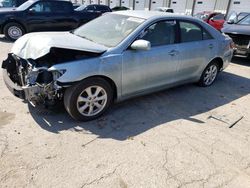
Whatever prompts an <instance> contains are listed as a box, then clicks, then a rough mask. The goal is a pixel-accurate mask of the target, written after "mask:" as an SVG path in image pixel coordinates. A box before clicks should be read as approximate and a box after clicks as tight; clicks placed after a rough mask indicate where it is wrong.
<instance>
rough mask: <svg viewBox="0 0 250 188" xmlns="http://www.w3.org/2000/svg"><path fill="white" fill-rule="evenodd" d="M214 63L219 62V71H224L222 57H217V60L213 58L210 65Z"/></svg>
mask: <svg viewBox="0 0 250 188" xmlns="http://www.w3.org/2000/svg"><path fill="white" fill-rule="evenodd" d="M212 62H217V63H218V66H219V70H220V71H221V70H222V68H223V64H224V63H223V59H222V58H221V57H215V58H213V59H212V60H211V61H210V62H209V64H210V63H212Z"/></svg>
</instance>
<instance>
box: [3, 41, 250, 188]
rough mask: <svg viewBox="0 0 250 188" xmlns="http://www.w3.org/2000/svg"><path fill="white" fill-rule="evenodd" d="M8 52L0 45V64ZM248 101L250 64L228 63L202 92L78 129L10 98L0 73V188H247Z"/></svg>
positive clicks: (155, 98) (140, 103) (135, 107)
mask: <svg viewBox="0 0 250 188" xmlns="http://www.w3.org/2000/svg"><path fill="white" fill-rule="evenodd" d="M11 46H12V44H11V43H7V42H6V41H5V40H4V39H3V38H2V37H1V36H0V61H2V60H3V59H4V58H5V57H6V56H7V53H8V52H9V50H10V48H11ZM249 93H250V61H249V60H246V59H243V58H235V59H233V63H232V64H231V65H230V66H229V67H228V69H227V70H226V71H225V72H223V73H221V75H220V76H219V78H218V80H217V82H216V83H215V84H214V85H213V86H212V87H210V88H200V87H197V86H196V85H193V84H190V85H186V86H181V87H178V88H174V89H170V90H166V91H163V92H159V93H156V94H152V95H148V96H144V97H140V98H135V99H132V100H129V101H125V102H123V103H120V104H117V105H115V106H114V107H113V108H112V110H111V111H110V112H109V113H108V114H107V115H106V116H104V117H103V118H101V119H99V120H97V121H92V122H88V123H79V122H76V121H73V120H72V119H71V118H70V117H69V116H68V115H67V113H66V112H65V111H64V110H63V109H58V110H55V111H53V112H52V111H46V110H43V109H33V107H31V106H29V105H28V104H25V103H24V102H22V101H21V100H19V99H17V98H15V97H14V96H12V94H11V93H10V92H9V91H8V90H7V88H6V87H5V85H4V83H3V80H2V73H0V185H1V186H0V187H18V188H19V187H114V188H117V187H121V188H126V187H143V188H145V187H164V188H166V187H191V188H195V187H232V188H236V187H237V188H240V187H244V188H245V187H246V188H248V187H250V95H249ZM237 120H239V122H238V123H236V124H235V122H236V121H237ZM234 124H235V125H234ZM230 126H233V127H232V128H229V127H230Z"/></svg>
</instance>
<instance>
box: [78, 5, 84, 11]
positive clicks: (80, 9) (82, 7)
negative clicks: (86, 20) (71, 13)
mask: <svg viewBox="0 0 250 188" xmlns="http://www.w3.org/2000/svg"><path fill="white" fill-rule="evenodd" d="M85 8H86V5H81V6H79V7H78V8H76V9H75V10H76V11H82V10H84V9H85Z"/></svg>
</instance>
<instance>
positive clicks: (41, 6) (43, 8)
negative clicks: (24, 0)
mask: <svg viewBox="0 0 250 188" xmlns="http://www.w3.org/2000/svg"><path fill="white" fill-rule="evenodd" d="M31 9H32V10H33V11H35V12H52V11H51V7H50V3H48V2H38V3H36V4H35V5H34V6H33V7H31Z"/></svg>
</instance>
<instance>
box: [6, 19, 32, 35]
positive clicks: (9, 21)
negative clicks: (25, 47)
mask: <svg viewBox="0 0 250 188" xmlns="http://www.w3.org/2000/svg"><path fill="white" fill-rule="evenodd" d="M9 23H17V24H20V25H21V26H22V27H23V29H24V32H25V33H26V32H27V28H26V27H25V25H24V24H22V23H21V22H20V21H18V20H14V19H13V20H12V19H9V20H7V21H5V22H4V23H3V27H2V28H1V29H2V30H1V33H3V32H4V28H5V26H6V25H7V24H9Z"/></svg>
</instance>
